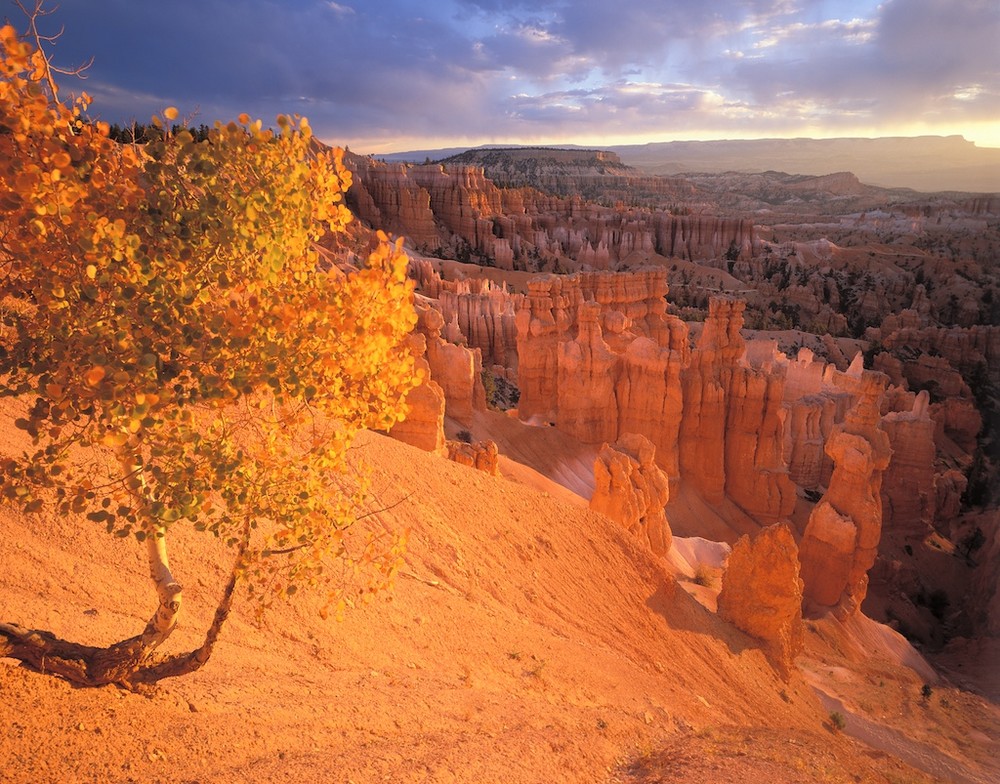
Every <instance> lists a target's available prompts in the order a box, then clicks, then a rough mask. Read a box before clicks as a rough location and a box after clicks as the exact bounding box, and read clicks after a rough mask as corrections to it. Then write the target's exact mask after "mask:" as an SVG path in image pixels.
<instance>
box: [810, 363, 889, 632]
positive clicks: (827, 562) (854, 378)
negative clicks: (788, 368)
mask: <svg viewBox="0 0 1000 784" xmlns="http://www.w3.org/2000/svg"><path fill="white" fill-rule="evenodd" d="M831 378H832V380H833V381H834V383H836V384H837V385H838V386H840V387H841V388H842V389H844V390H845V391H846V392H847V393H848V394H849V395H850V396H851V398H852V399H854V400H855V401H856V402H855V403H854V405H853V406H852V408H851V409H850V410H849V411H848V412H847V414H846V416H845V417H844V421H843V422H842V423H840V424H837V425H836V426H835V427H834V430H833V434H832V435H831V437H830V438H829V440H828V441H827V443H826V447H825V450H826V453H827V455H829V457H830V458H831V460H832V461H833V464H834V468H833V472H832V475H831V477H830V483H829V487H828V488H827V491H826V493H825V494H824V495H823V497H822V498H821V499H820V501H819V503H817V505H816V506H815V507H814V508H813V511H812V513H811V514H810V516H809V522H808V523H807V525H806V529H805V532H804V534H803V536H802V541H801V543H800V553H799V555H800V560H801V563H802V578H803V580H804V582H805V590H804V597H805V608H806V609H807V610H808V611H809V612H820V613H822V612H826V611H830V610H832V611H834V612H835V613H836V614H837V615H838V617H841V618H847V617H849V616H851V615H853V614H854V613H855V612H856V611H857V609H858V608H859V607H860V606H861V602H862V601H863V600H864V598H865V594H866V593H867V589H868V570H869V569H870V568H871V567H872V564H874V562H875V557H876V555H877V553H878V543H879V539H880V537H881V533H882V498H881V486H882V473H883V472H884V471H885V469H886V467H887V466H888V465H889V459H890V456H891V454H892V452H891V449H890V447H889V437H888V436H887V435H886V433H885V432H884V431H883V430H881V429H880V428H879V420H880V414H879V399H880V397H881V395H882V393H883V392H884V390H885V385H886V381H887V379H886V377H885V376H884V375H883V374H881V373H877V372H875V371H868V370H864V369H863V367H862V364H861V356H860V355H858V357H856V359H855V362H854V363H852V365H851V367H850V368H849V369H848V372H847V373H843V374H841V373H835V374H833V375H832V377H831Z"/></svg>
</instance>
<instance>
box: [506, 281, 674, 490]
mask: <svg viewBox="0 0 1000 784" xmlns="http://www.w3.org/2000/svg"><path fill="white" fill-rule="evenodd" d="M666 292H667V285H666V274H665V272H664V271H662V270H644V271H639V272H634V273H598V272H595V273H579V274H576V275H569V276H563V277H555V276H543V277H541V278H539V279H536V280H533V281H530V282H529V284H528V295H527V297H526V298H525V300H524V303H523V305H522V307H521V309H520V310H519V311H518V314H517V333H518V340H517V348H518V369H517V379H518V386H519V388H520V391H521V399H520V403H519V405H518V411H519V415H520V417H521V418H522V419H524V420H527V421H535V420H539V421H545V422H551V423H555V424H556V425H557V426H558V427H559V428H560V429H561V430H564V431H566V432H568V433H570V434H571V435H573V436H574V437H576V438H578V439H580V440H581V441H584V442H586V443H601V442H603V441H607V442H614V441H616V440H617V439H618V437H619V435H620V434H623V433H629V432H634V433H639V434H641V435H644V436H646V437H647V438H648V439H649V440H650V441H651V442H652V443H653V445H654V446H655V447H656V450H657V462H658V464H659V465H660V466H661V467H663V468H664V469H665V470H666V471H667V473H668V475H670V476H671V477H673V478H676V477H677V475H678V472H679V469H678V457H677V431H678V428H679V426H680V419H681V384H680V373H681V369H682V368H683V367H684V365H685V364H686V362H687V361H688V357H689V349H688V345H687V327H686V325H685V324H684V322H682V321H680V319H677V318H676V317H673V316H670V315H668V314H667V313H666V302H665V301H664V299H663V298H664V295H665V294H666Z"/></svg>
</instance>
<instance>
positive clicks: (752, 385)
mask: <svg viewBox="0 0 1000 784" xmlns="http://www.w3.org/2000/svg"><path fill="white" fill-rule="evenodd" d="M744 307H745V303H743V302H742V301H739V300H728V299H723V298H719V297H713V298H712V299H711V300H710V301H709V312H708V318H707V319H706V320H705V324H704V326H703V328H702V332H701V336H700V337H699V339H698V345H697V346H696V348H695V349H694V351H693V352H692V354H691V362H690V364H689V366H688V367H687V368H685V369H684V370H683V371H682V373H681V381H682V390H683V416H682V418H681V424H680V428H679V445H678V452H679V454H680V469H681V476H682V477H683V478H684V480H685V481H689V482H691V483H692V484H693V485H694V486H695V487H697V488H698V490H699V492H700V493H701V495H702V496H703V497H704V498H705V499H706V500H707V501H708V502H709V503H720V502H721V501H722V499H723V498H724V497H726V496H728V497H729V498H730V499H731V500H733V501H735V502H736V503H737V504H738V505H739V506H740V507H741V508H743V509H744V510H745V511H746V512H747V513H748V514H750V515H751V516H753V517H754V518H756V519H758V520H760V521H762V522H767V523H772V522H775V521H777V520H779V519H781V518H783V517H787V516H788V515H789V514H790V513H791V511H792V509H793V508H794V506H795V486H794V484H793V483H792V481H791V479H790V477H789V475H788V467H787V465H786V463H785V460H784V454H783V450H784V423H785V418H786V411H785V409H784V407H783V399H784V384H785V367H784V365H783V364H775V363H772V362H770V361H765V362H764V363H763V364H762V365H761V366H759V367H754V366H752V365H751V364H750V363H749V362H748V361H747V352H746V344H745V342H744V340H743V337H742V336H741V334H740V329H741V328H742V326H743V310H744Z"/></svg>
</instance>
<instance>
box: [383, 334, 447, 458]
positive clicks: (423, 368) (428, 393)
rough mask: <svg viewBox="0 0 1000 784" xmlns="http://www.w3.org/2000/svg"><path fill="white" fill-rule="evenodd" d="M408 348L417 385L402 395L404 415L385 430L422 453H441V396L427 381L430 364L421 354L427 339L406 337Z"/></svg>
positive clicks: (442, 400) (442, 429) (437, 388)
mask: <svg viewBox="0 0 1000 784" xmlns="http://www.w3.org/2000/svg"><path fill="white" fill-rule="evenodd" d="M408 340H409V348H410V351H411V352H412V354H413V355H414V357H415V358H416V371H417V373H418V374H420V377H421V379H422V380H421V382H420V385H419V386H417V387H414V388H413V389H411V390H410V392H409V393H408V394H407V396H406V406H407V412H408V413H407V415H406V418H405V419H404V420H403V421H402V422H397V423H396V424H395V425H393V427H392V429H391V430H390V431H389V435H391V436H392V437H393V438H395V439H398V440H399V441H403V442H404V443H407V444H410V445H411V446H415V447H417V448H418V449H423V450H424V451H425V452H439V453H443V452H444V446H445V437H444V411H445V395H444V390H442V389H441V386H440V385H439V384H438V383H437V382H436V381H433V380H432V379H431V370H430V365H429V364H428V363H427V359H426V358H425V354H426V351H427V339H426V338H425V337H424V336H423V335H421V334H419V333H414V334H412V335H410V337H409V338H408Z"/></svg>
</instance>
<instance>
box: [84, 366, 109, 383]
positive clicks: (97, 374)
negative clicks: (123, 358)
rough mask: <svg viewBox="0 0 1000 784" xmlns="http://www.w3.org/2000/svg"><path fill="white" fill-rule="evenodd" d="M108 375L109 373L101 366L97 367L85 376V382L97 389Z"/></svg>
mask: <svg viewBox="0 0 1000 784" xmlns="http://www.w3.org/2000/svg"><path fill="white" fill-rule="evenodd" d="M106 375H107V371H106V370H105V369H104V368H103V367H101V366H100V365H96V366H95V367H92V368H91V369H90V370H88V371H87V372H86V373H84V374H83V380H84V381H86V382H87V384H88V385H90V386H92V387H96V386H97V385H98V384H100V383H101V381H103V380H104V377H105V376H106Z"/></svg>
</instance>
